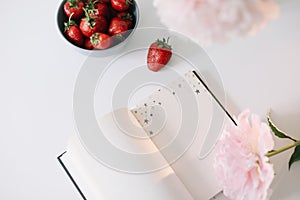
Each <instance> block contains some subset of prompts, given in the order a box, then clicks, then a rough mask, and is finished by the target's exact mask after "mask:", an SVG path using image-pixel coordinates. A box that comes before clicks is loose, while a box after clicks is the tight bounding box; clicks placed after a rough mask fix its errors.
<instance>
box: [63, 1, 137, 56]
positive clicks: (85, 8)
mask: <svg viewBox="0 0 300 200" xmlns="http://www.w3.org/2000/svg"><path fill="white" fill-rule="evenodd" d="M138 20H139V10H138V6H137V4H136V2H135V0H63V1H62V3H61V4H60V6H59V8H58V12H57V24H58V29H59V32H60V33H61V35H62V36H63V38H64V39H65V40H66V41H67V43H68V44H69V45H71V46H73V47H74V48H75V49H77V50H79V51H80V52H81V53H83V54H86V55H87V54H90V53H93V55H97V56H98V55H99V56H109V55H113V54H115V53H116V52H117V51H118V50H120V49H121V47H123V46H124V44H125V43H126V42H127V40H128V38H129V36H130V35H131V34H132V33H133V31H134V30H135V29H136V27H137V24H138Z"/></svg>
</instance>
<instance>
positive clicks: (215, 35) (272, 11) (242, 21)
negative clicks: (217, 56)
mask: <svg viewBox="0 0 300 200" xmlns="http://www.w3.org/2000/svg"><path fill="white" fill-rule="evenodd" d="M154 6H155V7H156V8H157V11H158V15H159V17H160V18H161V21H162V23H163V24H165V25H166V26H167V27H168V28H169V29H172V30H174V31H177V32H180V33H182V34H185V35H186V36H188V37H190V38H191V39H193V40H195V41H196V42H198V43H200V44H204V45H207V44H209V43H211V42H222V41H226V40H228V39H232V38H234V37H237V36H241V35H246V34H250V33H255V32H256V31H257V30H259V29H260V28H262V27H264V26H265V25H266V24H267V23H268V21H270V19H272V18H275V17H276V16H277V15H278V11H279V6H278V5H277V4H276V3H275V2H274V0H176V1H174V0H154Z"/></svg>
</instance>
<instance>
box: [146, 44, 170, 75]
mask: <svg viewBox="0 0 300 200" xmlns="http://www.w3.org/2000/svg"><path fill="white" fill-rule="evenodd" d="M168 41H169V38H168V39H167V40H166V39H165V38H163V40H160V39H157V41H156V42H154V43H152V44H151V45H150V48H149V50H148V55H147V65H148V68H149V69H150V70H151V71H154V72H157V71H158V70H160V69H161V68H163V67H164V66H165V65H166V64H167V63H168V62H169V60H170V59H171V57H172V47H171V46H170V45H169V44H168Z"/></svg>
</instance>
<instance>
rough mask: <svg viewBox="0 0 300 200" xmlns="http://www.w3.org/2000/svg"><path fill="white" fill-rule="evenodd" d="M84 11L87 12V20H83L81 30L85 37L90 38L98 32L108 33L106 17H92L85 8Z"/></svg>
mask: <svg viewBox="0 0 300 200" xmlns="http://www.w3.org/2000/svg"><path fill="white" fill-rule="evenodd" d="M83 10H84V12H85V18H82V19H81V22H80V25H79V28H80V30H81V32H82V34H83V35H84V36H86V37H90V36H92V35H93V34H94V33H96V32H106V31H107V21H106V19H105V17H103V16H99V17H91V16H90V15H89V14H88V12H87V10H86V9H84V8H83Z"/></svg>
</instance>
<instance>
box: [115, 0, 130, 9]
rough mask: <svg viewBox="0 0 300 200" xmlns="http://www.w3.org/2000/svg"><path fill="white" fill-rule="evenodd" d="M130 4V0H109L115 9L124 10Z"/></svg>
mask: <svg viewBox="0 0 300 200" xmlns="http://www.w3.org/2000/svg"><path fill="white" fill-rule="evenodd" d="M132 4H133V3H132V0H111V6H112V7H113V8H114V9H115V10H117V11H125V10H127V9H128V8H129V7H130V5H132Z"/></svg>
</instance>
